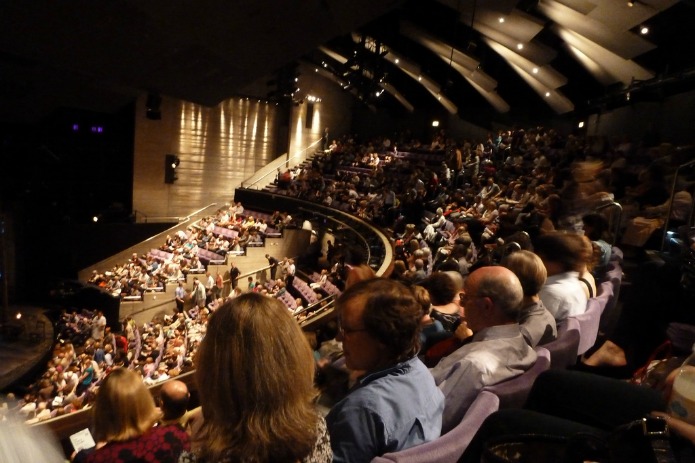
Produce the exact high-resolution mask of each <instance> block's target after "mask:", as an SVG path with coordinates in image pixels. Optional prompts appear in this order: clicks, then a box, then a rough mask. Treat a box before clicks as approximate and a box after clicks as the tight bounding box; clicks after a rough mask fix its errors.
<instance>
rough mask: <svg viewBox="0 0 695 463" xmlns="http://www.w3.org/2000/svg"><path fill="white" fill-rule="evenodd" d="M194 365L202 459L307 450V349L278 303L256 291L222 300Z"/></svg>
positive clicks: (287, 455) (311, 415) (310, 428)
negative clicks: (201, 423) (201, 422)
mask: <svg viewBox="0 0 695 463" xmlns="http://www.w3.org/2000/svg"><path fill="white" fill-rule="evenodd" d="M196 367H197V368H196V382H197V385H198V390H199V393H200V400H201V405H202V409H203V415H204V416H205V423H204V424H203V427H202V429H201V431H200V433H199V435H198V436H197V438H198V439H199V440H200V441H201V443H202V444H203V446H202V447H203V448H204V450H203V457H204V458H205V459H206V460H208V461H218V460H220V459H221V457H222V456H226V457H229V458H230V459H231V460H232V461H236V460H244V461H271V460H273V459H277V460H278V461H296V460H300V459H301V458H303V457H304V456H306V454H308V452H309V451H310V449H311V448H312V446H313V444H314V442H315V438H316V425H317V421H318V415H317V414H316V410H315V408H314V407H313V400H314V398H315V397H316V390H315V389H314V382H313V381H314V357H313V353H312V350H311V348H310V347H309V344H308V342H307V340H306V337H305V336H304V335H303V334H302V330H301V329H300V328H299V325H297V323H296V322H295V321H294V319H293V318H292V316H291V315H290V314H289V312H288V310H287V308H286V307H285V306H284V304H282V303H281V302H280V301H278V300H277V299H274V298H269V297H264V296H262V295H260V294H255V293H246V294H242V295H241V296H239V297H236V298H234V299H232V300H230V301H227V302H225V303H224V304H222V305H221V306H220V307H219V308H218V309H217V310H216V311H215V313H214V314H212V316H211V317H210V320H209V322H208V326H207V333H206V335H205V338H203V341H202V342H201V344H200V347H199V349H198V354H197V356H196ZM227 452H229V454H227Z"/></svg>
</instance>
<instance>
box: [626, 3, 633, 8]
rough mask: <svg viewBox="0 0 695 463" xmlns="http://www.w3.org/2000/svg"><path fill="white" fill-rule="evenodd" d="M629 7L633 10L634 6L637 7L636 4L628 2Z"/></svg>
mask: <svg viewBox="0 0 695 463" xmlns="http://www.w3.org/2000/svg"><path fill="white" fill-rule="evenodd" d="M627 6H629V7H630V8H632V7H633V6H635V2H627Z"/></svg>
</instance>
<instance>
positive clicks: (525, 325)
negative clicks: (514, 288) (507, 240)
mask: <svg viewBox="0 0 695 463" xmlns="http://www.w3.org/2000/svg"><path fill="white" fill-rule="evenodd" d="M502 265H503V266H505V267H507V268H508V269H509V270H511V271H512V272H514V274H515V275H516V276H517V278H519V282H520V283H521V288H522V289H523V290H524V299H523V301H522V303H521V310H520V314H519V325H520V327H521V334H522V335H523V336H524V339H526V342H528V343H529V345H530V346H531V347H536V346H537V345H538V344H545V343H547V342H550V341H552V340H554V339H555V338H557V326H556V324H555V318H554V317H553V315H552V314H551V313H550V312H548V309H546V308H545V307H544V306H543V302H542V301H541V298H540V297H539V296H538V293H539V292H540V290H541V288H542V287H543V284H545V280H546V278H547V272H546V270H545V266H544V265H543V261H541V258H540V257H538V256H537V255H536V254H534V253H532V252H530V251H523V250H522V251H517V252H515V253H512V254H510V255H508V256H506V257H505V258H504V259H503V261H502Z"/></svg>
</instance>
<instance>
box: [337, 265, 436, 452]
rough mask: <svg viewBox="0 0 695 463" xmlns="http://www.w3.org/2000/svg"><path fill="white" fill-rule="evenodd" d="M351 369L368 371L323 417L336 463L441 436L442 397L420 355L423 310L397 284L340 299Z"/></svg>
mask: <svg viewBox="0 0 695 463" xmlns="http://www.w3.org/2000/svg"><path fill="white" fill-rule="evenodd" d="M337 310H338V312H339V316H340V328H339V336H338V340H339V341H342V343H343V351H344V353H345V362H346V363H345V364H346V366H347V368H348V369H350V370H353V371H358V372H363V374H362V375H361V376H360V377H359V379H358V380H357V384H356V385H355V387H354V388H353V389H352V390H351V391H350V393H349V394H348V395H347V396H346V397H345V398H344V399H342V400H341V401H339V402H338V403H336V404H335V405H334V406H333V408H332V409H331V411H330V413H329V414H328V416H327V417H326V422H327V423H328V429H329V432H330V434H331V446H332V448H333V454H334V460H333V461H334V462H343V461H355V462H368V461H370V460H371V459H372V458H374V457H376V456H380V455H383V454H384V453H386V452H395V451H399V450H403V449H407V448H410V447H413V446H415V445H418V444H422V443H424V442H428V441H431V440H434V439H436V438H437V437H439V435H440V430H441V416H442V415H441V414H442V410H443V408H444V397H443V395H442V393H441V391H439V390H438V389H437V387H436V386H435V384H434V380H433V379H432V376H431V375H430V373H429V372H428V371H427V368H425V366H424V365H423V364H422V362H421V361H420V360H419V359H418V358H417V357H416V354H417V352H418V347H419V346H418V344H419V339H418V336H419V329H418V328H419V324H420V320H421V319H422V311H421V308H420V306H419V304H418V303H417V301H416V300H415V298H414V297H413V295H412V293H411V292H410V291H409V290H408V288H407V287H405V286H403V285H402V284H401V283H398V282H396V281H394V280H387V279H381V278H377V279H372V280H366V281H360V282H358V283H355V284H354V285H353V286H351V287H350V288H348V289H347V290H346V291H345V292H344V293H342V294H341V296H340V298H338V300H337Z"/></svg>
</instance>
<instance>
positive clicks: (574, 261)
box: [533, 232, 587, 321]
mask: <svg viewBox="0 0 695 463" xmlns="http://www.w3.org/2000/svg"><path fill="white" fill-rule="evenodd" d="M533 245H534V250H535V252H536V254H538V256H539V257H540V258H541V260H542V261H543V265H545V269H546V270H547V272H548V279H547V280H546V282H545V284H544V285H543V288H541V292H540V294H539V295H540V298H541V301H543V305H544V306H545V308H546V309H548V311H549V312H550V313H551V314H553V317H555V320H556V321H561V320H564V319H565V318H567V317H570V316H573V315H579V314H583V313H584V312H585V311H586V303H587V297H586V294H585V292H584V289H583V288H582V283H581V282H580V281H579V272H580V270H581V268H582V266H583V262H582V255H583V252H584V251H583V249H584V242H583V238H582V237H581V236H579V235H577V234H574V233H563V232H551V233H547V234H544V235H540V236H538V237H537V238H536V240H535V241H534V243H533Z"/></svg>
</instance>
